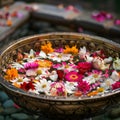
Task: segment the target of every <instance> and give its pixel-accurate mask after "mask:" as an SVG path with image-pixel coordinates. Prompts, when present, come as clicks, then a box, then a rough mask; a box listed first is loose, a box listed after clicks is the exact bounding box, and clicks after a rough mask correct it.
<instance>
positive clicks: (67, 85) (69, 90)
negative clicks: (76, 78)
mask: <svg viewBox="0 0 120 120" xmlns="http://www.w3.org/2000/svg"><path fill="white" fill-rule="evenodd" d="M77 85H78V84H77V82H68V81H66V83H65V88H66V91H67V93H69V94H72V93H74V91H75V90H76V86H77Z"/></svg>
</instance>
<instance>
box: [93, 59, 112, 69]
mask: <svg viewBox="0 0 120 120" xmlns="http://www.w3.org/2000/svg"><path fill="white" fill-rule="evenodd" d="M92 63H93V67H94V68H96V69H98V70H106V69H109V66H110V64H105V62H104V60H103V59H102V58H100V57H95V58H94V59H93V62H92Z"/></svg>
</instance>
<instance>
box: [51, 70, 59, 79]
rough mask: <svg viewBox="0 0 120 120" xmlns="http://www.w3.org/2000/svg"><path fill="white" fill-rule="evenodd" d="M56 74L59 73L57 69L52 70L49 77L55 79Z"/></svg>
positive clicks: (56, 77)
mask: <svg viewBox="0 0 120 120" xmlns="http://www.w3.org/2000/svg"><path fill="white" fill-rule="evenodd" d="M58 76H60V75H58V71H57V72H56V71H55V70H54V71H52V72H51V73H50V75H49V78H50V79H51V80H52V81H57V79H58ZM59 78H60V77H59ZM60 80H61V79H60Z"/></svg>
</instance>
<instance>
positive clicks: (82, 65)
mask: <svg viewBox="0 0 120 120" xmlns="http://www.w3.org/2000/svg"><path fill="white" fill-rule="evenodd" d="M77 66H78V69H79V72H80V73H81V74H84V73H85V72H87V71H90V70H91V69H92V64H91V63H89V62H79V63H78V65H77Z"/></svg>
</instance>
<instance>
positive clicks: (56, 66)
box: [52, 63, 62, 69]
mask: <svg viewBox="0 0 120 120" xmlns="http://www.w3.org/2000/svg"><path fill="white" fill-rule="evenodd" d="M61 66H62V65H61V64H60V63H58V64H53V65H52V67H53V68H56V69H58V68H59V67H61Z"/></svg>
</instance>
